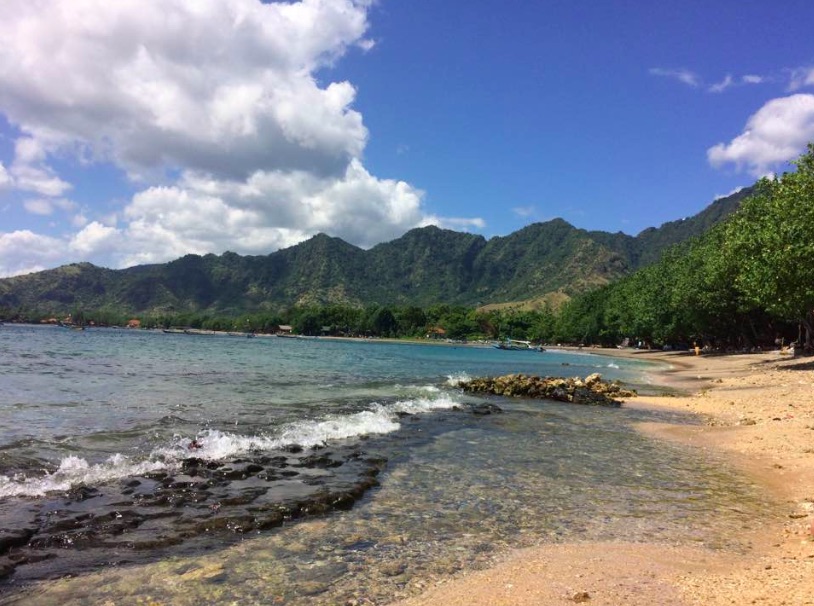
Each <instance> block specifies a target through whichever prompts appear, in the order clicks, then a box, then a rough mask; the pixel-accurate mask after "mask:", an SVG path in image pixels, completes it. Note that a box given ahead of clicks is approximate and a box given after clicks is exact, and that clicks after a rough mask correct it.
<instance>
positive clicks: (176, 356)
mask: <svg viewBox="0 0 814 606" xmlns="http://www.w3.org/2000/svg"><path fill="white" fill-rule="evenodd" d="M651 370H652V367H651V366H649V365H646V364H643V363H641V362H638V361H628V360H620V359H610V358H605V357H601V356H591V355H583V354H573V353H563V352H554V351H547V352H544V353H537V352H513V351H499V350H496V349H493V348H489V347H455V346H429V345H408V344H392V343H383V342H375V341H369V342H345V341H335V340H325V339H280V338H263V337H258V338H255V339H246V338H241V337H229V336H221V335H200V336H199V335H177V334H164V333H161V332H148V331H126V330H112V329H110V330H102V329H99V330H87V331H83V332H74V331H70V330H65V329H60V328H55V327H24V326H8V325H6V326H4V327H2V328H0V414H2V420H3V423H2V426H0V533H2V532H3V531H4V529H5V530H12V529H13V528H20V527H26V525H27V526H30V527H31V528H32V532H35V534H34V537H35V539H36V537H37V536H40V535H47V536H48V537H49V538H48V539H47V540H42V539H41V540H40V542H39V543H38V544H35V542H36V541H34V542H32V544H31V545H29V548H28V549H29V551H28V552H26V553H28V554H29V555H30V554H34V555H37V556H39V555H44V556H48V558H49V559H43V560H42V562H36V563H35V562H34V561H33V559H34V558H32V560H31V562H30V563H24V564H21V565H18V566H17V568H16V570H15V572H14V574H13V575H11V576H10V577H9V578H8V579H7V580H6V581H5V583H6V585H5V591H6V592H8V595H11V596H16V595H18V593H17V592H20V591H22V593H21V594H19V595H21V596H22V597H21V598H20V599H21V600H23V601H24V602H25V600H26V596H29V595H30V596H34V597H31V598H30V603H37V604H40V603H41V604H47V603H55V604H61V603H66V601H67V602H70V601H71V600H77V601H80V602H83V603H85V602H87V603H97V602H98V603H104V601H105V600H113V602H114V603H119V602H126V601H132V600H133V599H134V597H136V596H138V597H139V599H147V598H149V599H153V600H157V601H162V600H163V601H166V602H170V603H178V604H184V603H190V604H194V603H195V604H199V603H211V600H212V599H214V598H213V596H216V597H217V600H219V601H220V600H223V601H226V600H231V601H234V602H235V603H258V604H260V603H268V601H267V598H268V596H269V595H275V596H280V599H281V600H282V601H281V602H277V603H286V604H342V603H346V602H347V601H350V600H354V599H357V600H361V597H364V599H365V600H369V602H364V601H360V602H358V603H387V602H388V601H389V600H391V599H393V598H394V597H396V596H399V595H408V594H410V593H415V592H416V591H419V590H420V587H421V586H423V585H424V584H425V583H426V582H430V581H431V580H433V579H436V578H438V577H440V576H444V575H447V574H452V573H455V572H457V571H459V570H466V569H470V568H477V567H482V566H485V565H488V564H489V563H491V562H492V561H493V558H495V557H497V556H498V555H499V554H500V553H502V551H503V550H504V549H507V548H509V547H511V546H517V545H534V544H538V543H539V542H551V541H581V540H611V541H613V540H625V541H664V542H670V543H692V544H698V543H700V544H704V545H708V546H711V547H733V546H734V547H738V548H741V547H743V546H742V545H740V544H739V538H740V535H741V531H742V530H743V529H744V528H745V527H746V526H747V525H748V523H749V522H748V521H749V520H752V519H757V518H758V517H760V516H761V515H765V514H766V512H767V511H768V510H769V505H770V504H768V503H767V502H765V500H764V497H763V496H762V495H761V494H760V493H759V492H758V491H757V490H756V489H755V488H754V487H753V486H751V485H750V484H749V483H748V482H747V481H745V480H744V479H742V478H740V477H738V476H737V475H736V474H733V473H732V471H731V470H729V469H728V468H727V467H726V465H725V464H723V463H722V462H721V461H717V460H710V459H708V458H705V457H702V456H700V455H699V454H698V453H694V452H690V451H688V450H686V449H683V448H680V447H676V446H671V445H667V444H661V443H658V442H655V441H653V440H650V439H648V438H646V437H643V436H642V435H640V434H639V433H638V432H637V431H636V430H635V428H634V425H635V423H637V422H640V421H667V422H683V423H687V422H696V421H695V420H694V419H691V418H688V417H684V416H682V415H679V414H675V413H668V412H654V411H647V410H639V409H633V408H626V407H622V408H621V409H599V408H594V407H583V406H575V405H567V404H558V403H553V402H544V401H529V400H508V399H498V398H493V399H491V400H490V401H491V402H496V403H498V404H499V406H500V407H501V408H502V409H503V411H504V412H503V413H501V414H494V415H489V416H478V415H473V414H470V413H468V412H467V406H468V405H470V404H473V403H477V402H481V401H483V400H478V399H477V398H473V397H470V396H465V395H464V394H462V393H461V392H460V391H459V390H458V389H456V388H455V387H454V384H455V381H456V379H458V378H462V377H464V376H470V377H474V376H483V375H500V374H508V373H513V372H523V373H528V374H538V375H553V376H582V377H584V376H586V375H588V374H591V373H594V372H600V373H602V374H603V376H604V377H605V378H608V379H614V378H619V379H622V380H625V381H628V382H632V383H643V382H646V381H647V373H648V372H649V371H651ZM192 440H196V442H197V443H199V444H201V447H200V448H198V449H194V450H190V448H189V446H190V443H191V442H192ZM299 448H302V451H301V452H299V451H298V450H297V449H299ZM280 453H283V456H277V459H285V462H284V463H281V465H282V466H283V467H280V468H273V463H269V461H273V460H276V459H275V456H274V455H280ZM292 453H294V454H292ZM297 453H298V454H297ZM310 453H314V454H315V455H320V456H322V457H323V458H324V459H326V460H328V459H330V461H328V463H327V464H325V465H322V466H321V467H320V466H317V467H313V466H311V467H308V465H306V464H305V463H304V461H306V459H308V458H310ZM306 455H308V456H306ZM297 457H299V458H297ZM193 460H194V461H196V462H195V465H196V466H198V465H199V466H200V468H201V469H202V470H203V469H204V468H206V469H212V470H213V471H212V473H213V474H215V475H217V474H220V475H217V477H218V478H221V479H222V478H223V477H226V476H228V477H237V476H235V470H238V471H239V470H240V469H244V468H245V467H246V466H247V465H249V464H251V465H254V464H256V463H258V462H260V463H261V465H256V466H257V467H258V468H262V471H261V472H260V473H259V474H257V476H252V477H249V478H246V477H245V475H244V476H240V479H237V480H229V481H225V480H224V481H222V482H221V483H220V484H217V485H216V486H214V487H212V488H207V489H206V491H202V492H198V493H194V495H193V496H194V498H193V497H190V496H189V494H188V493H187V492H184V490H186V489H185V488H184V489H183V490H182V489H181V488H178V489H177V492H176V493H172V494H170V497H171V498H170V499H169V500H168V501H167V499H164V501H160V502H159V500H156V499H155V498H154V497H155V494H156V493H155V491H158V492H159V493H160V492H161V491H162V490H165V493H163V494H164V495H165V496H166V494H168V493H169V491H171V490H175V488H173V487H175V486H182V487H183V486H186V485H189V484H193V483H194V481H198V480H200V479H201V478H202V477H203V476H202V475H200V474H199V475H196V474H197V473H198V472H197V470H198V467H194V469H195V473H193V472H191V471H190V470H189V466H190V461H193ZM357 463H359V465H360V466H357V467H353V465H356V464H357ZM241 465H242V466H243V467H242V468H241V467H240V466H241ZM365 465H367V467H365ZM371 465H372V466H375V467H376V470H375V473H377V474H378V475H377V476H376V477H377V480H376V481H375V482H374V483H373V484H374V485H373V487H372V488H371V487H370V486H371V483H370V482H368V483H366V484H364V486H365V489H364V491H361V490H360V491H357V493H356V494H355V497H354V498H356V502H355V504H354V505H353V506H352V508H350V510H345V509H347V507H340V508H339V510H333V511H322V512H317V515H316V517H315V518H314V517H310V518H302V519H304V520H305V521H301V522H300V523H298V524H293V523H292V522H293V521H294V517H296V518H297V519H300V518H299V514H298V515H297V516H294V517H291V519H290V520H289V519H288V518H286V519H285V520H283V523H282V526H277V527H274V528H263V529H261V528H259V527H253V526H244V527H236V526H235V520H237V521H238V524H242V523H243V522H242V521H241V520H245V518H246V515H245V514H246V512H247V511H248V512H249V513H251V515H252V516H256V515H257V512H258V511H260V510H263V507H270V506H274V507H276V506H277V504H278V503H289V502H290V500H291V499H292V498H294V497H296V498H297V499H302V498H305V499H312V498H317V497H320V495H325V494H327V493H330V492H331V491H332V490H333V491H336V490H347V487H348V486H357V487H358V485H359V484H358V482H359V479H360V478H367V479H368V480H369V478H370V477H372V475H371V474H372V473H374V472H371ZM263 466H265V467H263ZM286 466H287V467H286ZM292 469H296V472H293V471H290V470H292ZM224 470H225V471H226V472H229V473H231V475H229V473H224ZM281 470H283V472H286V471H287V472H289V473H290V474H293V475H291V477H281V476H280V473H279V472H280V471H281ZM296 473H300V475H299V476H297V475H296ZM275 474H277V475H275ZM343 474H344V475H343ZM261 475H263V476H264V477H266V476H272V475H274V478H273V479H274V481H273V482H272V481H271V480H270V479H266V480H264V482H265V483H263V482H260V481H259V480H257V477H260V476H261ZM295 476H296V477H295ZM134 478H138V480H137V481H136V483H138V482H140V483H141V484H140V485H139V486H138V487H136V488H135V489H133V488H129V486H130V485H131V484H133V483H134ZM207 481H208V482H210V484H211V482H212V480H211V478H210V479H209V480H207ZM354 483H355V484H354ZM207 486H209V485H207ZM147 487H149V488H150V490H153V491H154V492H152V493H150V494H147V495H146V496H145V495H139V493H138V491H139V490H145V491H146V490H147ZM133 490H135V491H136V494H135V495H134V494H133ZM81 491H85V492H81ZM207 491H208V492H207ZM182 492H183V494H182ZM247 494H250V495H251V499H247V498H245V495H247ZM258 494H259V495H260V496H258ZM201 495H203V496H201ZM275 495H276V496H275ZM292 495H294V496H292ZM360 495H361V496H360ZM176 496H177V497H178V500H174V499H175V497H176ZM136 497H139V498H141V500H139V499H138V498H136ZM128 499H129V500H128ZM150 499H152V500H150ZM252 499H253V500H252ZM275 499H277V500H275ZM287 499H288V500H287ZM248 501H251V502H248ZM261 501H262V503H261ZM301 502H302V501H301V500H300V501H298V503H301ZM161 503H164V504H161ZM231 503H236V504H234V505H229V504H231ZM247 503H248V504H247ZM258 503H261V504H260V505H258ZM269 503H271V505H269ZM298 506H299V505H298ZM230 507H232V509H233V511H232V513H224V512H227V511H228V510H229V508H230ZM241 508H242V509H241ZM210 510H211V511H217V512H218V515H220V514H223V515H224V516H227V517H225V518H224V520H226V521H225V522H224V530H223V531H216V530H212V529H211V528H210V527H209V526H206V527H205V529H204V530H200V528H202V526H201V525H200V524H198V525H197V526H194V525H193V523H197V522H198V521H199V520H200V519H203V518H206V519H207V520H210V519H212V518H211V517H206V516H211V515H214V514H211V511H210ZM263 511H265V510H263ZM108 515H109V516H111V517H116V516H119V517H122V516H124V518H125V519H128V516H130V515H132V516H133V519H136V518H137V517H138V519H139V520H142V519H146V520H149V521H148V522H145V523H144V525H143V526H138V527H135V526H133V527H132V528H126V529H125V530H124V531H123V532H121V529H119V530H118V531H117V532H118V534H116V535H115V536H114V535H113V534H107V535H104V536H102V535H101V534H98V533H101V530H99V528H96V527H81V524H80V522H76V525H74V526H70V524H68V522H70V523H71V524H73V523H74V522H75V521H76V520H91V521H93V520H94V516H95V519H96V520H100V519H102V518H105V519H107V518H106V517H105V516H108ZM26 516H28V517H26ZM139 516H140V517H139ZM150 516H153V517H150ZM195 516H199V517H195ZM200 516H203V517H200ZM228 516H231V517H228ZM154 518H156V519H157V518H161V519H162V520H164V519H168V520H169V521H167V522H161V523H162V524H163V526H156V525H155V524H157V522H155V521H154ZM42 520H56V522H57V524H55V525H54V526H55V527H56V526H60V528H61V529H60V530H59V533H57V532H56V531H55V530H53V528H50V529H48V528H45V527H44V525H43V522H42ZM308 520H315V521H308ZM227 522H228V523H227ZM82 523H85V522H82ZM38 524H39V525H40V526H37V525H38ZM66 526H70V530H69V531H65V530H64V528H65V527H66ZM193 527H194V528H198V529H199V530H198V531H196V532H195V533H192V534H190V531H189V529H190V528H193ZM88 528H90V530H88ZM46 531H47V532H46ZM37 533H39V534H37ZM48 533H50V534H48ZM173 533H174V534H173ZM153 536H163V537H169V538H171V539H172V541H170V540H168V541H167V545H157V546H155V548H154V552H152V551H150V550H149V549H146V548H144V547H143V545H145V544H147V543H150V544H152V543H151V542H150V541H145V537H147V538H150V537H153ZM55 537H56V538H55ZM114 539H115V541H119V542H118V543H117V542H115V541H114ZM128 541H129V542H128ZM138 541H141V543H139V544H140V545H142V547H139V548H138V549H139V550H140V551H139V553H138V554H136V555H138V557H136V555H134V554H133V553H131V550H130V549H131V548H129V547H128V545H133V544H136V543H137V542H138ZM235 541H239V543H235ZM170 547H172V549H170ZM74 548H76V549H74ZM173 549H174V551H173ZM213 549H214V550H217V551H218V552H219V555H218V556H217V561H218V567H219V568H218V570H219V572H218V573H217V575H216V578H217V582H216V583H214V585H212V584H207V583H197V584H192V583H190V584H185V583H183V582H181V581H180V580H179V575H180V576H183V575H184V574H187V573H188V572H189V571H190V570H198V569H199V568H200V569H205V568H206V566H207V565H208V564H206V558H207V557H209V556H206V555H204V554H208V553H211V552H212V550H213ZM66 553H70V557H66V555H65V554H66ZM94 554H95V555H94ZM12 555H13V554H12ZM114 556H115V557H114ZM151 562H152V563H151ZM1 563H2V559H1V558H0V564H1ZM111 564H115V565H116V566H117V568H116V569H115V573H112V572H111V573H108V572H105V570H106V567H108V566H110V565H111ZM126 564H127V565H129V566H128V568H127V571H128V572H127V573H126V574H125V573H123V572H122V571H123V567H124V566H125V565H126ZM100 567H101V570H102V572H101V573H97V574H94V575H91V576H89V577H85V580H83V581H81V582H77V583H73V584H70V583H69V584H67V585H60V586H59V590H58V591H57V589H55V588H54V587H50V586H49V585H47V584H46V585H45V586H41V585H35V586H33V587H34V588H33V589H32V586H29V585H28V583H30V582H32V581H34V580H36V579H43V578H49V577H53V576H55V575H56V576H59V575H62V574H66V573H71V574H76V573H81V574H83V575H87V574H88V573H89V571H92V570H94V569H99V568H100ZM162 579H164V580H165V581H166V579H171V580H172V582H164V581H162ZM43 587H45V589H43ZM2 591H4V589H3V587H0V592H2ZM29 591H33V592H34V593H32V594H28V593H26V592H29ZM213 592H214V593H213ZM360 596H361V597H360ZM0 601H2V600H0Z"/></svg>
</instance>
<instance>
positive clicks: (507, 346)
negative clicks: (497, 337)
mask: <svg viewBox="0 0 814 606" xmlns="http://www.w3.org/2000/svg"><path fill="white" fill-rule="evenodd" d="M492 347H494V348H495V349H503V350H506V351H534V350H535V348H534V347H532V346H531V343H530V342H529V341H517V340H515V339H505V340H503V341H498V342H497V343H495V344H494V345H492Z"/></svg>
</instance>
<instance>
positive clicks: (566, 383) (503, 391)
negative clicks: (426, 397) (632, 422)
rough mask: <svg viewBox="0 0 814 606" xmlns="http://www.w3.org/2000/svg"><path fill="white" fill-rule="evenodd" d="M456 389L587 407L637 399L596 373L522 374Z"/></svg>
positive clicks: (472, 382) (463, 383)
mask: <svg viewBox="0 0 814 606" xmlns="http://www.w3.org/2000/svg"><path fill="white" fill-rule="evenodd" d="M458 387H460V388H461V389H463V390H464V391H466V392H471V393H488V394H494V395H498V396H510V397H520V398H540V399H546V400H556V401H558V402H570V403H572V404H586V405H590V406H621V405H622V401H621V400H620V398H632V397H635V396H636V391H635V390H632V389H626V388H624V387H623V386H622V385H621V384H620V383H619V382H618V381H612V382H608V381H603V380H602V375H600V374H599V373H594V374H592V375H589V376H587V377H585V379H580V378H579V377H571V378H563V377H537V376H532V375H523V374H516V375H505V376H502V377H479V378H475V379H471V380H469V381H459V382H458Z"/></svg>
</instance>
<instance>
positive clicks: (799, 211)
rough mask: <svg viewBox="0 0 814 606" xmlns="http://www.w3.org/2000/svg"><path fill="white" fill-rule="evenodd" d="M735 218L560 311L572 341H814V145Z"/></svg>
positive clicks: (733, 344) (732, 344)
mask: <svg viewBox="0 0 814 606" xmlns="http://www.w3.org/2000/svg"><path fill="white" fill-rule="evenodd" d="M794 164H796V166H797V170H796V171H794V172H788V173H784V174H782V175H780V176H775V177H773V178H771V179H770V178H764V179H761V180H760V181H759V182H758V183H757V184H756V186H755V191H754V193H753V194H752V195H751V196H750V197H748V198H746V199H745V200H743V201H742V202H741V205H740V208H739V209H738V210H737V211H736V212H735V213H734V214H733V215H732V216H730V217H729V218H728V219H727V220H726V221H724V222H723V223H720V224H718V225H716V226H715V227H713V228H712V229H711V230H710V231H708V232H707V233H706V234H704V235H703V236H701V237H699V238H696V239H694V240H691V241H689V242H687V243H685V244H682V245H679V246H677V247H675V248H672V249H670V250H669V251H668V252H667V253H666V254H665V255H664V256H663V257H662V259H661V260H660V261H659V262H658V263H656V264H654V265H651V266H649V267H646V268H644V269H642V270H640V271H638V272H636V273H634V274H632V275H630V276H628V277H626V278H623V279H622V280H619V281H618V282H614V283H612V284H610V285H608V286H605V287H604V288H601V289H599V290H595V291H592V292H590V293H587V294H585V295H582V296H579V297H576V298H574V299H572V300H571V301H570V302H569V303H567V304H566V305H565V306H563V308H562V309H561V310H560V312H559V314H558V322H559V325H560V327H561V329H562V330H563V331H564V333H567V335H566V334H563V338H564V339H565V340H580V341H588V342H595V343H603V344H610V343H618V342H619V341H620V340H621V339H624V338H633V339H635V340H637V341H642V342H647V343H654V344H669V343H683V344H687V343H690V342H696V343H699V344H704V345H710V346H714V347H726V348H738V349H750V348H755V347H762V346H764V345H773V344H775V343H776V342H777V341H780V342H785V343H789V342H795V341H796V342H798V343H800V344H801V345H803V346H804V347H805V348H806V350H808V351H811V350H812V346H814V343H813V342H812V339H814V332H813V331H814V145H811V144H809V146H808V151H807V153H805V154H803V155H802V156H801V157H800V158H799V159H798V160H797V161H796V162H795V163H794Z"/></svg>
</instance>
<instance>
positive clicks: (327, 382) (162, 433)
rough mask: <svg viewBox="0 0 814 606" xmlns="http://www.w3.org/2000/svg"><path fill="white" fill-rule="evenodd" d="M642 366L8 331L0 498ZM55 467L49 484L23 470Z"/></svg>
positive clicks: (155, 335)
mask: <svg viewBox="0 0 814 606" xmlns="http://www.w3.org/2000/svg"><path fill="white" fill-rule="evenodd" d="M564 364H567V366H564ZM620 365H621V367H620ZM646 368H647V366H646V365H643V364H641V363H631V362H621V361H617V360H614V361H610V360H607V359H603V358H600V357H597V356H585V355H574V354H568V353H557V352H545V353H539V352H517V351H499V350H496V349H494V348H490V347H480V348H478V347H448V346H425V345H413V344H392V343H384V342H375V341H369V342H347V341H338V340H327V339H280V338H255V339H246V338H240V337H230V336H225V335H178V334H165V333H162V332H157V331H156V332H152V331H127V330H113V329H98V330H93V329H91V330H86V331H81V332H79V331H72V330H66V329H63V328H58V327H50V326H49V327H25V326H13V325H12V326H4V327H3V331H2V332H0V386H1V387H2V395H0V398H1V399H0V407H2V414H3V419H4V423H3V427H2V429H0V466H2V467H0V470H6V471H5V473H3V472H2V471H0V497H2V496H4V495H8V496H10V495H31V496H35V495H38V494H42V493H43V492H44V491H46V490H48V489H50V488H52V487H55V488H66V487H68V484H70V483H73V484H76V483H81V482H85V481H87V480H88V479H89V474H92V472H93V471H94V468H93V467H92V466H97V467H96V468H95V471H96V472H98V473H99V474H104V475H105V477H106V478H108V479H109V478H112V477H115V475H116V474H117V469H118V468H120V470H121V473H122V475H125V474H127V473H130V472H131V471H132V470H130V466H133V465H141V466H144V465H146V464H149V463H153V464H154V466H157V465H158V464H159V462H160V460H168V459H172V458H173V455H175V458H179V457H183V456H186V454H185V453H186V451H185V447H186V445H187V444H188V443H189V441H191V440H192V439H198V440H199V441H200V442H201V443H203V444H204V449H202V451H201V452H200V453H198V454H199V455H207V456H211V457H212V458H224V457H228V456H233V455H236V454H239V453H240V452H242V451H244V450H245V449H247V448H254V447H256V446H258V445H259V446H260V447H263V445H264V444H265V445H266V446H269V447H271V446H279V445H280V444H282V443H284V442H297V443H299V444H303V445H311V444H313V443H317V442H320V441H323V440H325V439H331V438H339V437H353V436H356V435H365V434H368V433H387V432H390V431H395V430H396V425H397V423H395V422H393V420H392V414H391V413H392V411H391V410H382V409H381V406H382V405H388V404H393V403H395V402H410V403H411V405H413V406H417V407H418V408H421V407H427V408H450V407H452V406H454V405H455V404H456V403H458V402H459V401H460V400H461V399H462V396H461V395H460V394H458V393H457V391H456V390H454V389H452V388H451V383H452V382H453V380H454V378H458V377H464V376H483V375H499V374H507V373H511V372H523V373H529V374H537V375H554V376H560V375H563V374H567V375H568V376H585V375H587V374H590V373H593V372H602V373H603V375H604V376H606V377H607V378H624V379H627V380H633V381H637V380H641V377H642V376H643V374H644V372H645V369H646ZM364 412H369V413H371V414H369V415H367V416H366V417H360V413H364ZM374 413H379V414H374ZM320 421H331V426H330V427H329V426H327V425H326V424H325V423H323V424H321V425H320V424H319V422H320ZM85 463H87V464H88V465H90V466H91V468H85ZM60 466H62V472H61V473H60V474H59V475H58V476H54V475H53V473H52V474H51V475H50V476H49V477H48V478H47V479H45V480H43V477H42V476H40V475H31V474H29V473H28V471H27V468H32V469H46V470H51V471H52V472H55V471H56V470H58V469H60ZM98 466H102V467H98ZM13 476H16V478H14V477H13Z"/></svg>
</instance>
